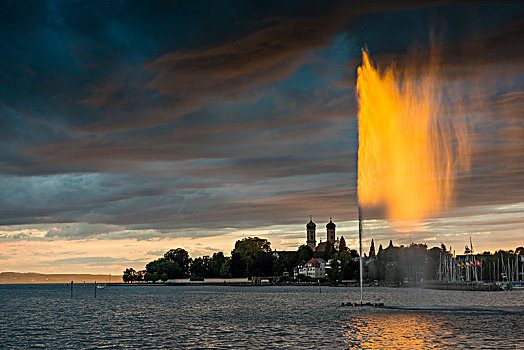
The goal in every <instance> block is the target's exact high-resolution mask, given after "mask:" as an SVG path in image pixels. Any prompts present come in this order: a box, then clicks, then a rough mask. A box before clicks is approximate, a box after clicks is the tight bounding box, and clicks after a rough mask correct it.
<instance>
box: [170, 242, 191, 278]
mask: <svg viewBox="0 0 524 350" xmlns="http://www.w3.org/2000/svg"><path fill="white" fill-rule="evenodd" d="M164 259H166V260H168V261H172V262H175V263H177V264H178V267H179V268H180V269H182V271H183V274H184V277H188V276H189V266H190V264H191V258H190V257H189V254H188V253H187V251H186V250H185V249H182V248H177V249H171V250H169V251H168V252H166V253H165V254H164ZM168 275H169V273H168Z"/></svg>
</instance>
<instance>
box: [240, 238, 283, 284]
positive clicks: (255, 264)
mask: <svg viewBox="0 0 524 350" xmlns="http://www.w3.org/2000/svg"><path fill="white" fill-rule="evenodd" d="M236 254H238V255H239V259H240V261H238V258H235V256H236ZM231 257H232V258H231V266H230V272H231V274H232V275H233V276H235V275H239V274H240V271H238V270H239V269H240V268H241V267H243V266H245V272H244V274H243V276H238V277H245V276H247V277H251V276H270V275H271V273H272V271H273V255H272V254H271V243H269V242H268V240H267V239H264V238H258V237H247V238H244V239H242V240H238V241H236V243H235V248H234V249H233V251H232V252H231ZM233 259H235V260H234V261H233ZM233 263H234V264H233ZM231 268H234V272H233V271H231Z"/></svg>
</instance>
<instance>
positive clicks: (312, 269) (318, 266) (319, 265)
mask: <svg viewBox="0 0 524 350" xmlns="http://www.w3.org/2000/svg"><path fill="white" fill-rule="evenodd" d="M297 270H298V274H299V275H304V276H308V277H311V278H325V277H326V262H325V261H324V260H323V259H320V258H313V259H311V260H309V261H308V262H307V263H305V264H303V265H299V266H298V268H297Z"/></svg>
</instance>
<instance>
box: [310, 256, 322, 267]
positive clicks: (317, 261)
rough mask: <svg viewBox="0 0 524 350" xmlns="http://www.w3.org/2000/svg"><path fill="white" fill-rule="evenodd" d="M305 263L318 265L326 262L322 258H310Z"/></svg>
mask: <svg viewBox="0 0 524 350" xmlns="http://www.w3.org/2000/svg"><path fill="white" fill-rule="evenodd" d="M306 264H312V265H313V266H314V267H320V265H321V264H326V262H325V261H324V259H320V258H312V259H311V260H309V261H308V262H307V263H306Z"/></svg>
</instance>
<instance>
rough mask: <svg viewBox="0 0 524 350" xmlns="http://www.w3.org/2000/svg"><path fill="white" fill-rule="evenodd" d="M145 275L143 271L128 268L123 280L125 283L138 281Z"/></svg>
mask: <svg viewBox="0 0 524 350" xmlns="http://www.w3.org/2000/svg"><path fill="white" fill-rule="evenodd" d="M143 275H144V273H143V271H136V270H135V269H133V268H128V269H125V270H124V273H123V275H122V280H123V281H124V283H128V282H137V281H141V280H142V278H143Z"/></svg>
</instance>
